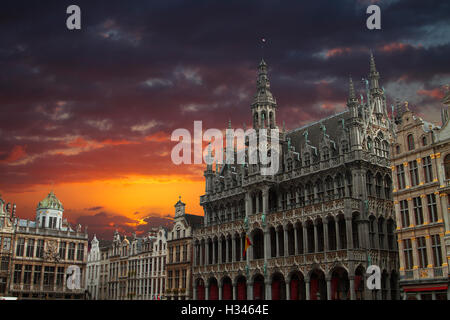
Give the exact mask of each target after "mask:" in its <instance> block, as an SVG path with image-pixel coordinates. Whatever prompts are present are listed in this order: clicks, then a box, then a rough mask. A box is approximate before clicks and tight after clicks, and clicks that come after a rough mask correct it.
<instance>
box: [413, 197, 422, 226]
mask: <svg viewBox="0 0 450 320" xmlns="http://www.w3.org/2000/svg"><path fill="white" fill-rule="evenodd" d="M413 205H414V217H415V219H416V225H421V224H423V210H422V199H421V198H420V197H416V198H413Z"/></svg>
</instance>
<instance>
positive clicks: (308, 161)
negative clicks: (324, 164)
mask: <svg viewBox="0 0 450 320" xmlns="http://www.w3.org/2000/svg"><path fill="white" fill-rule="evenodd" d="M310 165H311V158H310V156H309V153H305V166H307V167H309V166H310Z"/></svg>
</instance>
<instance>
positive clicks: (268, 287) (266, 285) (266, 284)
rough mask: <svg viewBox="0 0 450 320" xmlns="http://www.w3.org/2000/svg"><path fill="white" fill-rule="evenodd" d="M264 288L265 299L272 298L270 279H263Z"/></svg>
mask: <svg viewBox="0 0 450 320" xmlns="http://www.w3.org/2000/svg"><path fill="white" fill-rule="evenodd" d="M280 289H281V288H280ZM264 290H265V291H266V296H265V297H264V298H265V300H272V283H271V282H270V280H265V279H264Z"/></svg>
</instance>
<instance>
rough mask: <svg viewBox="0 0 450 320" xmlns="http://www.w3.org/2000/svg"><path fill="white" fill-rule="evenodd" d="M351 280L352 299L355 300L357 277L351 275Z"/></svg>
mask: <svg viewBox="0 0 450 320" xmlns="http://www.w3.org/2000/svg"><path fill="white" fill-rule="evenodd" d="M349 282H350V300H355V299H356V297H355V278H354V277H349Z"/></svg>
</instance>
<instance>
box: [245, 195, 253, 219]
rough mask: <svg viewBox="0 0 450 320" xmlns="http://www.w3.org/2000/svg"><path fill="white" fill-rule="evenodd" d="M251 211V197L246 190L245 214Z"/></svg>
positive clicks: (247, 214) (248, 214)
mask: <svg viewBox="0 0 450 320" xmlns="http://www.w3.org/2000/svg"><path fill="white" fill-rule="evenodd" d="M251 212H252V198H251V196H250V193H249V192H247V193H246V194H245V216H246V217H248V216H250V214H251Z"/></svg>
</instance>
